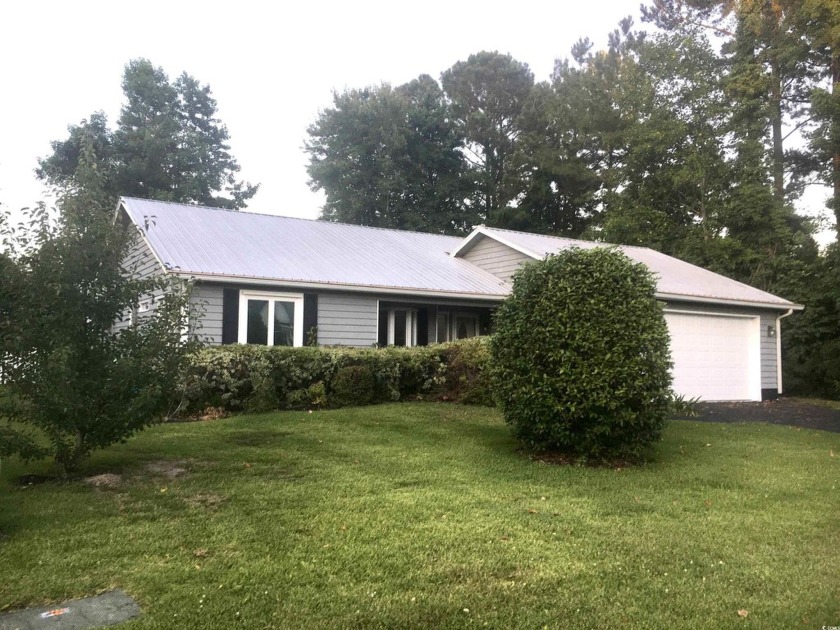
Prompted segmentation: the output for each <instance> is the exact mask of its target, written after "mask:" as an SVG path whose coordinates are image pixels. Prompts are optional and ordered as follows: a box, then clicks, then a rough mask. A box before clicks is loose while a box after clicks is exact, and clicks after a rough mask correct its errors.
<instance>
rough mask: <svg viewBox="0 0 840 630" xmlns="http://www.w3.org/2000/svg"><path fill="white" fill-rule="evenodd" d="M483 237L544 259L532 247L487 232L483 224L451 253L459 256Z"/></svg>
mask: <svg viewBox="0 0 840 630" xmlns="http://www.w3.org/2000/svg"><path fill="white" fill-rule="evenodd" d="M481 237H486V238H492V239H493V240H494V241H497V242H499V243H501V244H502V245H505V246H506V247H510V248H511V249H515V250H516V251H518V252H519V253H521V254H525V255H526V256H528V257H529V258H533V259H534V260H542V258H543V257H542V256H540V255H539V254H537V253H535V252H532V251H531V250H530V249H528V248H526V247H522V246H521V245H517V244H516V243H512V242H511V241H509V240H508V239H506V238H504V237H502V236H499V235H498V234H494V233H491V232H487V230H485V229H484V226H483V225H479V226H478V227H477V228H475V229H474V230H473V231H472V233H471V234H470V235H469V236H467V237H466V238H465V239H464V240H463V242H462V243H461V244H460V245H459V246H458V247H457V248H456V249H455V251H453V252H452V253H451V254H449V255H450V256H451V257H452V258H457V257H458V255H459V254H460V253H461V252H463V251H468V250H470V249H471V248H472V246H473V243H474V242H475V241H476V240H477V239H479V238H481Z"/></svg>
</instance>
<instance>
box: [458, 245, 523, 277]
mask: <svg viewBox="0 0 840 630" xmlns="http://www.w3.org/2000/svg"><path fill="white" fill-rule="evenodd" d="M463 257H464V260H467V261H469V262H471V263H472V264H474V265H475V266H476V267H479V268H481V269H483V270H484V271H487V272H489V273H492V274H493V275H494V276H496V277H497V278H501V279H502V280H504V281H506V282H507V281H508V280H510V278H511V276H512V275H513V274H514V272H515V271H516V270H517V269H519V267H520V266H521V265H522V264H523V263H526V262H530V261H532V260H534V259H533V258H531V257H530V256H526V255H525V254H523V253H522V252H518V251H516V250H515V249H512V248H510V247H508V246H507V245H503V244H502V243H500V242H499V241H496V240H494V239H492V238H487V237H482V238H481V239H479V241H478V242H477V243H476V244H475V245H473V247H472V248H470V250H469V251H468V252H467V253H466V254H464V256H463Z"/></svg>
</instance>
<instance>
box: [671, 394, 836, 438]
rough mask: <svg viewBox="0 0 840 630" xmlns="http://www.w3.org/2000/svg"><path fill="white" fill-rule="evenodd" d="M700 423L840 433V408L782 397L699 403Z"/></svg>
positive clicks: (698, 416)
mask: <svg viewBox="0 0 840 630" xmlns="http://www.w3.org/2000/svg"><path fill="white" fill-rule="evenodd" d="M697 412H698V415H697V417H696V418H687V417H683V418H681V419H684V420H698V421H700V422H766V423H768V424H785V425H790V426H794V427H802V428H805V429H821V430H823V431H834V432H835V433H840V410H838V409H829V408H828V407H821V406H819V405H813V404H810V403H807V402H803V401H799V400H792V399H790V398H779V399H777V400H768V401H765V402H730V403H699V404H698V405H697Z"/></svg>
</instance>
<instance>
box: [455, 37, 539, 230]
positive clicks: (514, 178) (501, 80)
mask: <svg viewBox="0 0 840 630" xmlns="http://www.w3.org/2000/svg"><path fill="white" fill-rule="evenodd" d="M441 83H442V85H443V89H444V91H445V92H446V96H447V97H448V99H449V101H450V103H451V109H452V113H453V116H454V119H455V122H456V124H457V125H458V129H459V130H460V132H461V134H462V135H463V137H464V139H465V146H464V155H465V156H466V158H467V160H468V162H469V163H470V166H471V168H470V172H471V173H472V176H473V178H474V182H475V183H474V186H473V190H474V194H473V199H472V205H473V208H474V211H475V212H476V213H478V214H480V215H481V216H482V217H483V219H484V220H486V221H487V222H489V223H493V224H499V223H500V221H497V220H496V219H497V217H499V218H501V219H502V221H501V223H502V224H503V223H504V220H503V217H504V211H505V210H506V209H507V208H508V205H509V204H511V202H513V201H514V200H515V199H517V197H518V196H519V194H520V192H521V187H522V184H521V177H520V174H519V173H518V172H517V171H516V169H515V167H514V161H513V159H512V156H513V153H514V150H515V148H516V141H517V139H518V137H519V135H520V132H521V127H520V122H519V116H520V114H521V113H522V110H523V108H524V107H525V106H526V103H527V101H528V98H529V97H530V95H531V89H532V88H533V86H534V75H533V73H532V72H531V70H530V69H529V68H528V65H527V64H525V63H522V62H520V61H517V60H516V59H514V58H513V57H511V56H510V55H502V54H500V53H498V52H486V51H484V52H480V53H476V54H474V55H470V56H469V58H468V59H467V60H466V61H459V62H458V63H456V64H455V65H454V66H452V67H451V68H450V69H449V70H447V71H445V72H444V73H443V74H442V75H441ZM500 227H504V225H500Z"/></svg>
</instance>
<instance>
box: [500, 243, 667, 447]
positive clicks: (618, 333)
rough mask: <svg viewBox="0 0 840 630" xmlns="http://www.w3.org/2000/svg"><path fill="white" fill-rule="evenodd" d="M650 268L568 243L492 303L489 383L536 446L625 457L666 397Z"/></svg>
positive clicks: (655, 427)
mask: <svg viewBox="0 0 840 630" xmlns="http://www.w3.org/2000/svg"><path fill="white" fill-rule="evenodd" d="M655 290H656V283H655V279H654V277H653V275H652V274H651V273H650V272H649V271H648V270H647V268H646V267H644V266H643V265H639V264H635V263H633V262H632V261H631V260H630V259H629V258H627V257H626V256H624V255H623V254H621V253H620V252H617V251H614V250H609V249H606V248H596V249H592V250H579V249H570V250H566V251H564V252H561V253H560V254H557V255H556V256H550V257H549V258H547V259H546V260H545V261H542V262H537V263H532V264H529V265H526V266H525V267H524V268H523V269H522V270H520V271H519V272H518V273H517V274H516V276H515V277H514V285H513V292H512V293H511V295H510V297H509V298H508V299H507V300H505V302H504V303H503V304H502V305H501V306H500V307H499V309H498V311H497V313H496V334H495V335H494V337H493V340H492V345H491V348H492V359H493V369H492V371H493V377H494V388H495V390H496V392H497V395H498V398H499V401H500V403H501V406H502V409H503V412H504V415H505V420H506V421H507V422H508V423H510V424H511V425H512V426H513V430H514V433H515V435H516V436H517V437H518V438H519V439H520V440H522V441H523V442H524V443H525V444H526V445H528V446H529V447H531V448H533V449H535V450H547V451H559V452H562V453H567V454H570V455H573V456H575V457H578V458H582V459H595V460H598V459H610V458H616V457H622V458H626V457H634V456H638V455H640V454H641V452H642V451H643V449H645V448H646V447H647V446H649V445H650V444H651V443H652V442H654V441H655V440H657V439H658V438H659V437H660V435H661V433H662V429H663V427H664V423H665V419H666V415H667V412H668V405H669V400H670V390H669V387H670V382H671V376H670V372H669V368H670V360H669V351H668V330H667V328H666V325H665V320H664V317H663V314H662V306H661V304H659V303H658V302H657V300H656V297H655Z"/></svg>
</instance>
